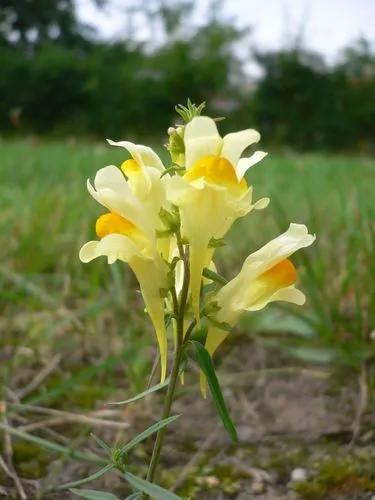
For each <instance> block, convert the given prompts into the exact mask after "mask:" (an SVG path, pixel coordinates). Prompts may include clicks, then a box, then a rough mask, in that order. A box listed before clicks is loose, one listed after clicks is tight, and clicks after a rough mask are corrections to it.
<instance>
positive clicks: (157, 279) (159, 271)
mask: <svg viewBox="0 0 375 500" xmlns="http://www.w3.org/2000/svg"><path fill="white" fill-rule="evenodd" d="M129 265H130V266H131V268H132V269H133V271H134V274H135V275H136V277H137V280H138V282H139V285H140V287H141V292H142V296H143V300H144V302H145V306H146V309H147V313H148V314H149V316H150V318H151V321H152V323H153V325H154V329H155V332H156V337H157V341H158V345H159V351H160V361H161V382H164V380H165V378H166V374H167V354H168V352H167V351H168V345H167V332H166V328H165V321H164V299H163V298H162V297H161V296H160V289H161V288H166V286H167V272H168V268H167V266H166V264H165V263H164V262H163V261H162V259H161V258H160V257H159V258H157V257H156V256H155V259H154V260H150V261H149V260H145V259H142V258H134V259H132V260H131V261H130V262H129Z"/></svg>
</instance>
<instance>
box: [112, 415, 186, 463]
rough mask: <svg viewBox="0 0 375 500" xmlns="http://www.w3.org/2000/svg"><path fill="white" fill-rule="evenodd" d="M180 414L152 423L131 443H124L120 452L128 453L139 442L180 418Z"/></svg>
mask: <svg viewBox="0 0 375 500" xmlns="http://www.w3.org/2000/svg"><path fill="white" fill-rule="evenodd" d="M179 416H180V415H174V416H172V417H168V418H165V419H164V420H160V421H159V422H156V424H153V425H151V426H150V427H148V428H147V429H146V430H145V431H143V432H141V433H140V434H138V436H135V438H133V439H132V440H131V441H129V443H127V444H126V445H124V446H123V447H122V448H120V453H121V454H124V453H127V452H128V451H129V450H131V449H132V448H134V446H136V445H137V444H139V443H140V442H142V441H144V440H145V439H146V438H148V437H149V436H151V435H152V434H154V433H155V432H158V431H160V429H163V427H165V426H167V425H168V424H170V423H172V422H174V421H175V420H177V419H178V418H179Z"/></svg>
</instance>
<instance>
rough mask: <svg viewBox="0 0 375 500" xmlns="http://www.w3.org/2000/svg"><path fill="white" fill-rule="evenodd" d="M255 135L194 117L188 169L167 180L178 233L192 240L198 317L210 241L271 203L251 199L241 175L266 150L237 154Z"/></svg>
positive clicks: (192, 284)
mask: <svg viewBox="0 0 375 500" xmlns="http://www.w3.org/2000/svg"><path fill="white" fill-rule="evenodd" d="M259 139H260V135H259V133H258V132H256V131H255V130H251V129H248V130H242V131H241V132H236V133H231V134H228V135H226V136H225V137H224V138H222V137H220V135H219V132H218V130H217V127H216V123H215V121H214V120H212V119H211V118H209V117H207V116H199V117H196V118H193V120H191V121H190V122H189V123H188V124H187V125H186V127H185V130H184V144H185V166H186V173H185V174H184V175H183V177H179V176H174V177H172V178H171V179H170V182H169V189H168V198H169V200H170V201H171V202H172V203H173V204H175V205H176V206H178V207H179V209H180V217H181V229H182V235H183V237H184V238H185V239H186V240H187V241H188V242H189V245H190V275H191V278H190V280H191V281H190V289H191V295H192V306H193V310H194V314H195V317H196V318H197V320H198V319H199V295H200V287H201V279H202V271H203V268H204V267H205V266H208V265H209V263H210V262H211V259H212V255H213V252H214V249H213V248H212V247H213V246H214V245H212V243H213V241H214V240H215V239H220V238H222V237H223V236H224V235H225V234H226V232H227V231H228V230H229V228H230V226H231V225H232V223H233V222H234V221H235V220H236V219H237V218H238V217H242V216H244V215H246V214H247V213H249V212H250V211H251V210H252V209H261V208H265V207H266V206H267V204H268V202H269V200H268V198H263V199H261V200H259V201H258V202H257V203H255V204H252V188H251V187H249V186H248V185H247V182H246V180H245V179H244V174H245V172H246V171H247V170H248V169H249V168H250V167H251V166H252V165H255V164H256V163H257V162H259V161H260V160H262V158H264V157H265V156H266V154H267V153H264V152H262V151H257V152H255V153H254V154H253V155H252V156H250V157H249V158H242V159H240V157H241V155H242V153H243V151H244V150H245V149H246V148H247V147H248V146H250V145H251V144H253V143H255V142H258V141H259Z"/></svg>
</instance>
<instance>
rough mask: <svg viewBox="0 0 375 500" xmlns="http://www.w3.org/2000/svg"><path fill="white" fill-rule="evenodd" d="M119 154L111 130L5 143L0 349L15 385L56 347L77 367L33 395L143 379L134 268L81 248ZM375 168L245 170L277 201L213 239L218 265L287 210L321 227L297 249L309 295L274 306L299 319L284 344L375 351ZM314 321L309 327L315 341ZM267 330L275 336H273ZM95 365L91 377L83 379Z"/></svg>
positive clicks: (70, 399)
mask: <svg viewBox="0 0 375 500" xmlns="http://www.w3.org/2000/svg"><path fill="white" fill-rule="evenodd" d="M124 158H125V153H124V152H123V151H122V150H121V149H119V148H110V147H109V146H107V145H106V144H105V143H104V142H103V144H89V143H79V142H69V141H66V142H59V143H57V142H56V143H55V142H39V141H31V140H30V141H26V140H25V141H2V142H0V162H1V164H0V185H1V191H0V200H1V207H2V210H1V220H0V229H1V233H0V238H1V241H0V255H1V259H0V261H1V264H0V307H1V315H2V320H1V321H2V326H3V330H4V331H5V332H6V333H5V335H4V336H3V337H2V339H1V340H0V342H1V343H2V344H3V345H0V348H2V349H4V348H5V346H8V347H7V348H8V351H7V352H8V354H7V358H6V360H7V363H6V364H5V365H6V367H7V371H8V377H9V380H10V382H9V383H10V384H11V383H14V384H16V383H17V382H18V383H26V382H27V380H22V376H23V375H22V371H21V374H20V375H19V376H20V377H21V380H20V381H19V380H17V377H16V375H15V374H17V373H18V370H19V369H20V368H21V367H24V366H25V364H26V365H28V366H30V369H35V370H38V369H40V367H41V366H42V365H43V364H45V362H46V360H47V359H49V358H50V357H51V356H52V355H53V354H54V353H58V352H60V353H63V355H64V359H63V362H62V365H63V367H64V366H65V367H68V372H69V374H70V377H71V378H70V379H69V380H66V378H67V377H66V373H64V370H61V371H59V372H58V373H56V374H54V376H53V377H51V378H49V379H48V381H47V382H46V383H45V384H43V386H42V387H41V388H39V389H38V391H36V393H33V394H31V395H30V396H29V397H30V398H31V400H33V401H37V402H40V403H52V402H53V403H54V405H55V406H56V405H57V406H65V405H69V406H71V405H72V404H73V405H74V404H77V405H79V406H87V407H90V406H92V405H93V402H94V401H98V400H100V399H101V398H105V397H106V387H108V384H109V383H111V381H112V380H113V379H112V377H116V380H117V382H116V384H117V385H118V372H119V370H120V372H121V373H122V374H123V377H122V379H121V380H123V381H124V384H125V385H126V383H125V380H131V381H132V390H134V391H136V390H140V389H143V388H144V378H145V374H146V373H147V370H148V369H149V366H150V358H151V356H150V353H149V351H148V349H149V346H150V345H151V344H152V342H151V336H152V330H151V327H150V325H149V324H148V323H147V324H146V326H145V322H144V312H143V306H142V302H141V298H140V296H139V294H138V293H137V292H136V291H135V280H134V278H133V277H132V276H131V273H130V271H129V270H128V269H127V268H126V267H125V266H123V265H121V264H118V263H116V264H115V265H113V266H110V267H108V266H107V265H106V263H105V261H104V259H103V260H98V261H95V262H93V263H91V264H86V265H83V264H82V263H81V262H80V261H79V259H78V251H79V248H80V246H81V245H82V244H83V243H84V242H85V241H87V240H88V239H89V238H92V237H94V222H95V219H96V217H97V216H98V215H99V214H100V213H101V212H102V209H101V208H100V207H99V206H98V204H97V203H96V202H95V201H94V200H92V199H91V197H90V196H89V194H88V192H87V190H86V187H85V183H86V178H87V177H91V178H93V177H94V175H95V172H96V170H98V169H99V168H100V167H103V166H105V165H109V164H116V165H118V164H120V162H121V161H122V160H123V159H124ZM374 177H375V160H374V159H370V158H361V157H351V156H348V157H344V156H341V157H339V156H337V157H336V156H324V155H302V156H301V155H294V154H284V155H281V154H271V155H270V156H269V157H268V158H266V160H265V161H264V162H263V163H262V165H258V166H256V167H254V168H253V169H252V170H251V171H250V172H249V175H248V180H249V181H250V182H251V183H252V184H253V185H254V198H255V199H258V198H259V197H261V196H270V197H271V205H270V206H269V207H268V208H267V209H266V210H264V211H260V212H254V213H253V214H250V215H249V216H248V217H246V218H245V219H244V220H241V221H238V223H237V224H236V225H235V227H234V228H233V229H232V230H231V233H230V235H229V237H228V238H227V240H228V245H227V246H226V247H224V248H223V249H220V250H219V251H218V254H219V255H218V265H219V269H220V271H221V272H222V273H224V274H226V275H227V276H228V277H230V276H231V275H233V274H234V272H235V271H236V270H238V268H239V266H240V264H241V262H242V260H243V258H244V257H246V255H247V254H248V253H250V252H251V251H254V250H255V249H257V248H258V247H259V246H260V245H262V244H264V243H266V242H267V241H268V240H269V239H270V238H272V237H275V236H276V235H277V234H279V232H281V231H284V230H285V229H286V228H287V226H288V224H289V222H299V223H305V224H307V225H308V227H309V229H310V230H311V231H312V232H315V233H316V234H317V241H316V244H315V245H314V246H313V247H312V248H310V249H308V250H307V251H306V252H305V254H304V255H305V256H304V257H301V256H300V257H297V259H296V261H297V262H298V264H299V267H300V282H301V287H302V289H304V290H305V291H306V294H307V298H308V302H307V305H306V307H305V308H303V309H298V310H297V308H291V309H288V311H289V312H288V315H287V318H289V319H288V321H286V322H285V321H284V323H283V322H281V321H280V320H279V317H277V318H276V320H275V321H274V322H273V325H272V324H271V327H270V328H268V329H269V330H271V331H272V332H275V331H277V330H278V329H279V330H280V329H284V330H292V328H291V327H290V328H289V326H288V325H291V321H292V319H293V321H295V320H297V321H300V325H301V327H300V328H299V327H298V326H297V333H299V334H300V335H299V336H298V335H297V337H298V339H297V344H296V340H295V338H294V337H293V342H292V343H289V344H288V343H286V344H285V345H286V347H287V348H288V349H289V350H290V352H292V351H293V349H294V353H297V354H299V355H302V357H303V356H305V357H306V356H307V357H308V356H309V352H308V350H307V351H306V345H307V347H308V346H309V345H310V344H311V345H313V346H315V348H316V351H313V352H312V354H311V352H310V357H311V356H312V357H314V352H315V355H316V356H317V357H318V358H319V355H320V354H321V351H319V349H322V348H324V349H328V348H334V349H335V352H338V353H339V356H338V358H337V362H338V363H344V364H349V365H352V366H355V367H357V366H359V364H360V363H361V362H362V361H363V359H364V358H366V356H368V354H369V352H371V351H369V342H368V336H369V334H370V325H371V321H373V319H374V298H373V295H372V294H371V287H372V286H373V283H374V264H373V260H372V255H373V249H374V223H373V221H374V215H375V206H374V203H373V200H374V197H375V183H374ZM275 311H277V309H274V312H272V310H271V312H269V310H267V312H266V314H260V315H259V316H255V315H254V316H247V317H246V318H245V320H244V322H243V328H244V329H245V330H247V329H251V331H255V332H259V331H262V332H263V331H266V330H267V328H266V326H265V321H266V320H265V318H271V323H272V318H274V316H272V314H274V315H276V314H278V313H277V312H275ZM283 314H284V319H285V313H283ZM297 315H298V317H297ZM256 318H259V319H256ZM280 325H281V326H280ZM283 325H284V326H283ZM293 325H294V327H295V325H296V323H295V322H294V323H293ZM303 325H304V326H303ZM306 325H307V326H308V328H307V329H308V335H310V333H311V336H312V340H311V339H309V340H308V342H307V343H306V339H305V337H306V335H305V333H306ZM266 337H267V340H268V341H269V342H270V343H271V344H272V342H273V337H272V336H266ZM9 346H10V347H9ZM108 360H109V361H108ZM90 366H91V367H92V366H93V367H94V368H93V369H92V371H93V373H94V374H95V377H97V383H96V384H95V386H90V385H89V384H88V381H89V380H91V379H92V373H91V375H90ZM69 381H70V382H69ZM72 387H74V391H72ZM131 395H133V394H131V393H130V394H129V396H131ZM124 396H125V397H126V395H124ZM125 397H123V398H122V399H125Z"/></svg>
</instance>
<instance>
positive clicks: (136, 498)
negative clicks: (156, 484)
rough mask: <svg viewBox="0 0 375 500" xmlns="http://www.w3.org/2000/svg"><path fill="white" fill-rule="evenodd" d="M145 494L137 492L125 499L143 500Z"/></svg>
mask: <svg viewBox="0 0 375 500" xmlns="http://www.w3.org/2000/svg"><path fill="white" fill-rule="evenodd" d="M142 495H143V493H141V492H140V491H135V492H134V493H132V494H131V495H129V496H128V497H126V498H125V500H141V498H142Z"/></svg>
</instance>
